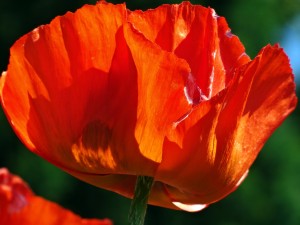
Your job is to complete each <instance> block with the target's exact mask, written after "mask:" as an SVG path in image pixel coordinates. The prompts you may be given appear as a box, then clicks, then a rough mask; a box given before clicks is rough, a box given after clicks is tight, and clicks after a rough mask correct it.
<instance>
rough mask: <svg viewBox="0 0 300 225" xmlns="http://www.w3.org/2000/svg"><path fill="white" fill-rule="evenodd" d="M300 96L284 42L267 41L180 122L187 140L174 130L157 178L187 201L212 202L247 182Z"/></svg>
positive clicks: (178, 198)
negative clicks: (224, 86)
mask: <svg viewBox="0 0 300 225" xmlns="http://www.w3.org/2000/svg"><path fill="white" fill-rule="evenodd" d="M296 102H297V98H296V95H295V83H294V78H293V74H292V71H291V68H290V65H289V61H288V58H287V56H286V55H285V53H284V52H283V50H282V49H281V48H279V47H278V46H274V47H271V46H267V47H265V48H264V49H263V50H262V51H261V52H260V53H259V55H258V56H257V57H256V58H255V59H254V60H253V61H252V62H250V63H249V64H247V65H245V66H243V67H242V68H240V69H239V70H238V71H237V72H236V74H235V78H234V80H233V81H232V83H231V84H229V86H228V88H227V89H225V90H224V91H223V92H221V93H219V94H218V95H217V96H215V97H214V98H212V99H211V100H209V101H206V102H203V103H201V104H200V105H199V106H198V107H197V108H195V109H194V111H193V112H192V113H191V114H190V115H189V117H188V118H187V119H186V120H184V121H182V123H180V124H179V125H178V126H177V127H176V130H175V131H174V133H176V132H177V133H180V134H182V135H183V136H184V138H183V140H182V142H180V141H179V142H177V143H176V142H175V141H174V140H176V139H174V138H172V135H174V134H172V133H170V135H169V138H168V139H166V141H165V148H164V155H163V160H162V163H161V164H160V167H159V169H158V172H157V176H156V179H157V180H159V181H161V182H163V183H165V184H167V185H166V189H167V191H168V192H169V195H170V196H171V198H172V199H173V200H175V201H179V202H182V203H186V204H197V203H198V204H200V203H201V204H209V203H212V202H215V201H217V200H219V199H221V198H223V197H224V196H226V195H227V194H229V193H230V192H232V191H233V190H235V189H236V187H237V186H238V185H239V184H240V183H241V179H242V178H244V177H245V174H246V173H247V170H248V169H249V167H250V166H251V164H252V163H253V161H254V160H255V158H256V156H257V154H258V153H259V151H260V150H261V148H262V146H263V144H264V143H265V142H266V140H267V138H268V137H269V136H270V135H271V134H272V133H273V131H274V130H275V129H276V128H277V127H278V126H279V125H280V124H281V123H282V121H283V120H284V119H285V118H286V117H287V116H288V114H290V113H291V111H292V110H293V109H294V108H295V107H296ZM170 140H172V141H170ZM177 140H179V139H177ZM175 159H176V160H175Z"/></svg>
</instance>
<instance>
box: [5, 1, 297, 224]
mask: <svg viewBox="0 0 300 225" xmlns="http://www.w3.org/2000/svg"><path fill="white" fill-rule="evenodd" d="M114 2H121V1H114ZM174 2H176V3H178V2H180V1H154V0H152V1H150V0H149V1H146V0H144V1H142V0H140V1H137V0H136V1H127V6H128V8H130V9H147V8H153V7H156V6H158V5H160V4H162V3H174ZM192 2H193V3H197V4H202V5H204V6H211V7H213V8H214V9H215V10H216V12H217V13H218V15H220V16H225V17H226V18H227V21H228V23H229V26H230V27H231V28H232V32H233V33H235V34H236V35H238V36H239V37H240V39H241V41H242V42H243V43H244V45H245V47H246V50H247V53H248V54H249V55H250V56H251V57H252V58H253V57H254V56H255V55H256V54H257V52H258V51H259V50H260V49H261V48H262V47H263V46H265V45H266V44H268V43H272V44H274V43H277V42H279V43H280V44H281V45H284V46H286V48H287V49H288V50H289V52H288V54H289V55H290V56H293V57H294V55H296V57H295V58H292V65H293V67H294V70H295V75H296V76H297V78H299V76H300V74H299V66H300V56H299V55H298V56H299V58H297V50H299V52H300V47H299V46H300V17H299V14H300V1H299V0H251V1H240V0H228V1H221V0H219V1H216V0H215V1H208V0H207V1H204V0H203V1H200V0H199V1H192ZM85 3H91V4H93V3H95V1H91V0H89V1H88V0H87V1H84V0H43V1H40V0H39V1H38V0H30V1H29V0H22V1H21V0H14V1H13V0H0V71H4V70H6V68H7V64H8V59H9V48H10V46H11V45H12V44H13V43H14V42H15V41H16V40H17V39H18V38H19V37H21V36H22V35H23V34H25V33H27V32H29V31H31V30H32V29H34V28H35V27H37V26H39V25H41V24H46V23H49V22H50V21H51V19H53V18H54V17H55V16H57V15H63V14H64V13H66V12H67V11H74V10H76V9H77V8H79V7H81V6H82V5H83V4H85ZM297 16H298V20H297ZM297 21H298V22H297ZM297 35H298V36H297ZM297 38H298V39H297ZM292 40H294V42H292ZM295 40H296V41H295ZM298 80H299V79H298ZM298 94H299V92H298ZM299 122H300V114H299V107H297V110H296V111H295V112H294V113H293V114H292V115H291V116H290V117H289V118H288V119H287V120H286V121H285V122H284V123H283V125H282V126H281V127H280V128H279V129H278V130H277V131H276V132H275V133H274V135H273V136H272V137H271V138H270V139H269V141H268V142H267V144H266V145H265V147H264V149H263V150H262V152H261V154H260V155H259V157H258V158H257V160H256V162H255V163H254V165H253V166H252V168H251V170H250V173H249V175H248V178H247V179H246V180H245V181H244V183H243V184H242V185H241V186H240V187H239V189H238V190H237V191H236V192H234V193H233V194H231V195H230V196H228V197H227V198H225V199H223V200H222V201H220V202H218V203H215V204H213V205H211V206H210V207H208V208H207V209H205V210H204V211H202V212H198V213H187V212H181V211H173V210H168V209H164V208H159V207H153V206H150V207H149V209H148V214H147V217H146V225H147V224H148V225H150V224H151V225H154V224H155V225H183V224H184V225H188V224H189V225H196V224H199V225H200V224H201V225H208V224H216V225H247V224H249V225H250V224H251V225H252V224H255V225H260V224H261V225H268V224H270V225H274V224H281V225H285V224H287V225H293V224H295V225H297V224H300V128H299V125H300V123H299ZM0 167H7V168H8V169H10V170H11V172H13V173H15V174H18V175H20V176H22V177H23V178H24V180H26V181H27V182H28V183H29V185H30V186H31V188H32V189H33V190H34V192H35V193H36V194H37V195H40V196H43V197H44V198H47V199H49V200H52V201H55V202H57V203H59V204H61V205H63V206H64V207H67V208H69V209H71V210H72V211H74V212H76V213H77V214H79V215H81V216H83V217H97V218H104V217H108V218H111V219H112V220H113V221H114V224H115V225H121V224H126V223H127V212H128V209H129V205H130V201H129V200H128V199H125V198H123V197H121V196H119V195H117V194H115V193H112V192H108V191H105V190H102V189H98V188H95V187H93V186H90V185H88V184H85V183H83V182H81V181H79V180H76V179H75V178H73V177H71V176H69V175H68V174H66V173H64V172H62V171H61V170H59V169H57V168H56V167H54V166H52V165H51V164H49V163H47V162H46V161H44V160H43V159H41V158H39V157H38V156H36V155H34V154H32V153H31V152H29V151H28V150H26V148H25V147H24V146H23V145H22V144H21V143H20V141H19V140H18V139H17V137H16V136H15V134H14V133H13V131H12V129H11V128H10V126H9V125H8V122H7V120H6V118H5V116H4V114H3V112H2V110H1V109H0Z"/></svg>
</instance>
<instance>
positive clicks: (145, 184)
mask: <svg viewBox="0 0 300 225" xmlns="http://www.w3.org/2000/svg"><path fill="white" fill-rule="evenodd" d="M153 181H154V179H153V177H146V176H138V177H137V180H136V184H135V190H134V197H133V200H132V202H131V206H130V210H129V215H128V220H129V224H130V225H143V224H144V221H145V216H146V211H147V203H148V198H149V195H150V192H151V188H152V185H153Z"/></svg>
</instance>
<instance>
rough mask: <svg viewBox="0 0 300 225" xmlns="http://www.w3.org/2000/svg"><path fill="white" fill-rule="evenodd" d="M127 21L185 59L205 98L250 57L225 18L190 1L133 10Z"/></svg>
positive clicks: (225, 81)
mask: <svg viewBox="0 0 300 225" xmlns="http://www.w3.org/2000/svg"><path fill="white" fill-rule="evenodd" d="M129 21H130V22H132V23H133V24H134V27H135V28H136V29H138V30H140V31H141V32H142V33H143V34H144V35H145V36H146V37H147V38H148V39H149V40H151V41H152V42H155V43H157V44H158V45H159V46H160V47H161V48H162V49H164V50H167V51H171V52H174V53H175V54H176V55H177V56H178V57H180V58H183V59H185V60H187V62H188V63H189V65H190V67H191V70H192V75H193V76H194V78H195V81H196V84H197V85H198V86H199V88H200V90H201V92H202V93H203V95H204V96H206V97H207V98H211V97H212V96H214V95H215V94H216V93H218V92H219V91H220V90H222V89H223V88H224V87H225V86H227V84H228V82H229V81H230V80H231V78H232V72H233V70H234V68H235V67H238V66H240V65H243V64H245V63H247V62H248V61H249V60H250V58H249V57H248V56H247V55H246V54H245V49H244V46H243V45H242V43H241V42H240V41H239V39H238V38H237V37H236V36H235V35H233V34H232V33H231V32H230V29H229V28H228V25H227V23H226V20H225V19H224V18H223V17H218V16H217V15H216V13H215V11H214V10H213V9H211V8H205V7H202V6H199V5H195V6H194V5H191V3H190V2H183V3H181V4H179V5H176V4H175V5H162V6H160V7H158V8H156V9H155V10H148V11H146V12H143V11H134V12H132V13H130V14H129Z"/></svg>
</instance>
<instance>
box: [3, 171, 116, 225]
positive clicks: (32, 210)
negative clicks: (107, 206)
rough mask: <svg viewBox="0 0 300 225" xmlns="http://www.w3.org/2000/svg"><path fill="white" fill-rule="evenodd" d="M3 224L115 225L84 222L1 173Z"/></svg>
mask: <svg viewBox="0 0 300 225" xmlns="http://www.w3.org/2000/svg"><path fill="white" fill-rule="evenodd" d="M0 224H3V225H4V224H6V225H20V224H26V225H36V224H42V225H112V222H111V221H110V220H108V219H104V220H98V219H82V218H80V217H79V216H77V215H75V214H73V213H72V212H71V211H69V210H67V209H64V208H62V207H60V206H59V205H57V204H55V203H53V202H50V201H47V200H45V199H43V198H41V197H38V196H35V195H34V194H33V192H32V191H31V190H30V188H29V187H28V186H27V184H26V183H25V182H24V181H23V180H22V179H21V178H20V177H18V176H15V175H12V174H10V173H9V171H8V170H7V169H6V168H1V169H0Z"/></svg>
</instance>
